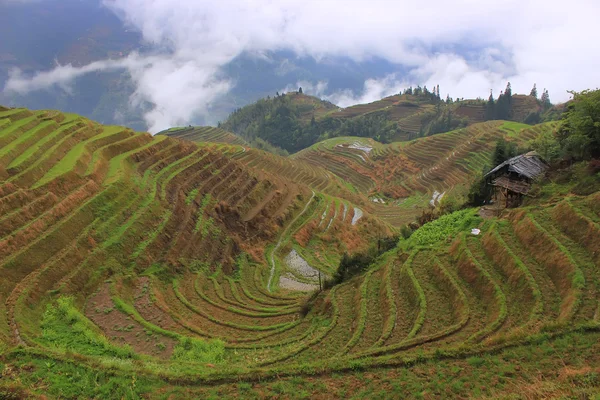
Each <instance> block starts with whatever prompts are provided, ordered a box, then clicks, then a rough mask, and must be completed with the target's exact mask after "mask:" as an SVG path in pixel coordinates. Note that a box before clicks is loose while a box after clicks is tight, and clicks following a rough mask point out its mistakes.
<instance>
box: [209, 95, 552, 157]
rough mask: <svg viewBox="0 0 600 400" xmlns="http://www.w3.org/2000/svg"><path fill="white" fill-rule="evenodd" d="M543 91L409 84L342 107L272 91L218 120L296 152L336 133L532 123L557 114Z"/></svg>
mask: <svg viewBox="0 0 600 400" xmlns="http://www.w3.org/2000/svg"><path fill="white" fill-rule="evenodd" d="M560 110H561V108H560V107H559V108H556V107H553V106H552V104H551V103H550V99H549V97H548V95H547V91H545V90H544V91H543V92H542V95H541V96H540V98H539V99H538V96H537V89H535V88H534V90H532V91H531V93H530V94H529V95H518V94H512V90H511V87H510V83H509V84H508V85H507V88H506V90H505V91H503V92H501V94H500V96H498V97H497V98H494V96H493V95H492V94H490V97H489V98H488V100H487V101H485V100H483V99H481V98H479V99H475V100H465V99H456V100H453V99H452V98H451V97H449V96H447V97H446V99H443V98H441V97H440V95H439V87H436V88H434V89H433V91H429V90H428V89H427V87H423V88H421V87H420V86H419V87H417V88H412V87H411V88H409V89H406V90H405V91H404V92H403V93H399V94H397V95H393V96H389V97H386V98H384V99H381V100H378V101H375V102H372V103H369V104H359V105H355V106H352V107H347V108H340V107H338V106H335V105H334V104H332V103H330V102H327V101H323V100H321V99H318V98H316V97H313V96H308V95H305V94H303V93H302V92H301V89H300V90H299V91H298V92H290V93H285V94H279V93H277V94H276V95H275V97H272V98H271V97H268V98H266V99H261V100H259V101H257V102H256V103H253V104H251V105H248V106H246V107H243V108H240V109H238V110H236V111H234V112H233V113H232V114H231V115H230V116H229V117H228V118H227V120H226V121H225V122H223V123H222V124H220V125H219V127H220V128H223V129H225V130H227V131H230V132H234V133H236V134H238V135H240V136H241V137H243V138H244V139H245V140H247V141H249V142H256V141H258V142H259V143H260V142H267V143H269V144H271V145H273V146H277V147H280V148H282V149H285V150H287V151H289V152H297V151H300V150H302V149H305V148H307V147H309V146H311V145H312V144H314V143H317V142H319V141H321V140H325V139H329V138H333V137H340V136H361V137H369V138H373V139H375V140H377V141H379V142H382V143H390V142H396V141H404V140H411V139H415V138H417V137H422V136H429V135H432V134H436V133H441V132H448V131H451V130H453V129H456V128H460V127H466V126H468V125H471V124H474V123H478V122H484V121H488V120H500V119H502V120H511V121H517V122H525V123H528V124H536V123H539V122H543V121H550V120H554V119H557V118H559V117H560V113H561V111H560Z"/></svg>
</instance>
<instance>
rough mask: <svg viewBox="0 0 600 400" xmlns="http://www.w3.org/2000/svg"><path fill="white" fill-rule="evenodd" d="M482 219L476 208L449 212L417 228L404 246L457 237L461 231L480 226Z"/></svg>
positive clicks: (432, 243)
mask: <svg viewBox="0 0 600 400" xmlns="http://www.w3.org/2000/svg"><path fill="white" fill-rule="evenodd" d="M481 221H482V219H481V218H480V217H479V216H477V209H475V208H470V209H466V210H461V211H457V212H454V213H452V214H447V215H444V216H442V217H440V218H439V219H437V220H435V221H432V222H429V223H427V224H425V225H423V226H422V227H420V228H419V229H417V230H416V231H415V233H413V234H412V235H411V237H410V238H409V239H408V240H407V241H406V242H405V243H404V246H405V248H406V249H412V248H414V247H417V246H433V245H434V244H438V243H440V242H443V241H445V240H447V239H448V238H452V237H456V236H457V235H458V234H459V233H461V232H466V231H469V230H470V229H471V228H474V227H476V226H478V225H479V224H480V223H481Z"/></svg>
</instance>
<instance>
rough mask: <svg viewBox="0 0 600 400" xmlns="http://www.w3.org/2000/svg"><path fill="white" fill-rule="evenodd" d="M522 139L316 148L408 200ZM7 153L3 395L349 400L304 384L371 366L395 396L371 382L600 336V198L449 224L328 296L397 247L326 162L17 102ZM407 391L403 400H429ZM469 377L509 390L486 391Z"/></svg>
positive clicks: (3, 124) (418, 236) (1, 130)
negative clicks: (366, 263) (349, 267)
mask: <svg viewBox="0 0 600 400" xmlns="http://www.w3.org/2000/svg"><path fill="white" fill-rule="evenodd" d="M505 128H506V127H503V125H502V123H496V122H494V123H487V124H483V125H480V126H479V127H477V126H475V127H472V128H469V129H467V130H464V131H456V132H452V133H449V134H447V135H437V136H435V137H432V138H428V139H426V140H421V141H416V142H414V143H411V144H407V145H406V146H404V147H400V146H396V147H393V146H382V145H378V144H377V143H374V142H368V143H351V144H350V145H348V144H347V143H346V142H345V141H340V142H339V143H336V144H335V146H330V144H331V143H328V142H326V143H325V144H323V146H324V147H323V148H320V149H318V151H320V152H323V153H325V152H331V153H332V154H333V155H331V156H330V155H324V156H322V157H321V158H322V159H327V160H328V159H332V160H334V159H336V160H337V159H340V160H344V161H345V160H350V161H351V162H341V161H340V165H342V166H340V169H339V170H335V171H334V172H335V174H338V175H339V176H340V177H341V176H342V174H343V171H344V170H343V168H344V167H343V165H346V166H355V168H359V167H360V168H364V171H367V172H369V174H370V175H365V176H368V177H369V176H372V177H381V178H383V179H381V180H378V179H375V180H374V181H375V182H380V183H379V184H381V182H383V181H386V180H390V179H391V176H392V172H393V175H394V176H396V175H399V176H403V177H404V179H403V182H404V186H405V189H406V190H407V192H409V193H421V192H419V190H423V193H425V191H426V190H430V189H434V188H437V187H438V186H435V185H436V184H437V183H436V182H437V180H436V179H435V178H434V177H436V176H438V174H440V176H443V178H440V179H439V181H440V182H441V183H439V184H440V185H447V186H440V187H441V188H449V187H450V186H451V185H453V184H456V182H461V181H463V180H464V176H465V175H467V174H468V173H469V172H468V171H470V170H469V169H468V167H467V166H468V165H470V163H478V162H479V161H478V160H479V155H478V154H479V153H480V152H483V151H484V150H482V149H486V142H487V141H490V140H491V138H494V137H496V136H500V135H503V134H506V135H509V132H508V131H507V130H506V129H505ZM511 129H512V130H511V131H510V132H512V133H511V134H512V135H521V134H523V132H520V131H519V128H518V127H514V126H511ZM536 129H537V128H536ZM485 135H490V136H485ZM527 135H529V133H527ZM509 137H510V136H509ZM434 139H435V140H436V141H435V142H433V140H434ZM434 144H435V147H433V146H434ZM367 145H370V146H371V148H372V149H371V150H369V151H367V150H366V146H367ZM463 146H464V147H463ZM436 149H439V150H436ZM311 151H314V152H316V151H317V150H311ZM338 153H339V154H338ZM310 154H311V153H310V152H308V151H307V152H306V153H304V154H301V155H299V156H298V158H299V159H300V158H309V159H310ZM428 157H430V158H432V159H435V160H436V162H431V161H428ZM444 157H448V158H447V159H446V158H444ZM0 160H1V163H0V165H1V166H2V168H1V170H0V174H1V175H0V176H1V182H0V210H1V211H0V237H1V238H0V241H1V244H0V269H1V273H2V276H3V279H2V280H1V281H0V311H1V313H0V317H1V318H0V352H1V353H2V355H1V356H0V364H1V366H2V370H3V374H2V378H0V390H1V391H0V393H1V394H3V395H4V394H5V393H9V394H11V395H13V394H14V395H15V396H17V397H18V396H21V397H35V396H36V395H42V394H44V395H50V396H52V397H63V398H65V397H66V398H73V397H97V398H123V397H136V396H138V395H144V396H146V397H155V398H165V397H166V398H169V397H172V398H173V397H175V398H189V397H208V396H215V397H219V396H221V397H222V396H225V397H228V396H233V395H239V396H245V397H268V396H271V394H270V392H268V393H267V392H264V391H261V390H263V389H261V385H265V384H264V383H259V382H265V381H267V382H269V381H270V382H278V380H279V379H282V378H284V379H298V380H297V381H292V383H290V384H289V385H292V387H294V388H296V390H292V391H290V392H286V390H288V389H286V388H285V387H280V388H279V389H275V388H274V389H273V390H276V391H277V390H279V393H275V396H277V395H279V396H281V397H286V396H287V397H303V396H304V397H306V396H308V397H310V395H313V396H319V395H322V396H324V397H327V396H336V397H344V393H342V392H341V386H339V387H338V386H337V385H333V386H332V387H331V388H327V387H325V388H323V387H314V388H313V389H306V390H311V393H304V392H301V391H299V388H310V387H311V386H310V385H309V386H307V385H305V384H304V381H303V379H309V378H310V377H311V376H313V375H315V374H318V375H320V376H322V377H323V379H324V380H327V379H330V378H331V379H333V380H335V379H338V378H339V377H340V376H350V375H346V374H349V371H355V372H356V371H372V375H373V382H380V383H381V384H383V382H382V381H378V380H381V379H382V378H381V376H382V375H381V370H378V369H376V368H380V367H394V369H393V371H410V370H411V369H410V368H412V367H414V366H417V367H418V366H419V365H426V363H428V362H433V361H436V360H438V361H446V362H457V363H460V362H461V361H460V360H463V359H465V358H467V359H468V360H473V361H469V365H470V364H471V362H472V363H473V365H477V363H480V362H485V360H484V361H477V360H478V359H479V360H481V358H478V357H482V354H490V357H491V354H492V353H497V352H499V351H503V349H506V348H509V347H512V348H514V347H515V346H517V347H518V346H521V347H523V346H530V345H532V344H539V343H541V344H545V346H546V347H544V349H547V348H548V347H549V346H550V348H553V347H552V346H553V345H550V344H547V343H556V342H548V341H549V340H560V339H561V338H562V337H565V336H564V335H574V334H576V333H574V332H575V331H576V332H579V334H580V335H582V338H581V339H579V341H578V342H577V343H578V345H579V346H581V349H580V347H578V348H577V349H580V351H582V352H584V354H585V357H588V355H593V354H594V351H593V350H590V349H589V347H587V348H586V347H584V345H587V343H588V341H586V340H587V338H589V337H590V336H587V335H593V332H595V331H597V330H598V329H599V325H598V318H599V316H600V303H599V299H600V297H599V296H598V293H599V290H600V275H599V270H598V265H599V262H600V259H599V257H598V248H599V245H600V243H598V240H597V238H598V237H600V236H599V234H600V232H599V229H600V209H599V208H598V204H600V201H599V200H600V197H599V196H598V193H595V194H592V195H590V196H587V197H584V196H568V197H565V198H561V199H560V200H559V201H557V202H551V203H548V204H543V205H536V206H531V207H528V208H522V209H516V210H514V211H513V212H512V213H510V214H509V215H508V216H507V217H506V218H503V219H491V220H482V219H480V218H479V217H477V216H476V215H475V210H465V211H461V212H458V213H454V214H450V215H447V216H444V217H442V218H440V219H439V220H437V221H435V222H433V223H430V224H428V225H425V226H423V227H422V228H421V229H420V230H418V231H416V232H415V233H414V234H413V235H412V236H411V238H410V239H408V240H407V241H401V242H400V243H399V245H398V247H396V248H394V249H393V250H390V251H388V252H387V253H384V254H383V255H381V256H379V257H378V258H377V259H376V262H375V263H374V264H373V265H372V267H371V268H369V270H368V271H366V273H364V274H360V275H357V276H355V277H354V278H352V279H350V280H347V281H345V282H343V283H341V284H339V285H335V286H333V287H332V288H329V289H326V290H323V291H316V289H317V288H318V287H319V280H320V278H326V277H327V276H331V275H333V274H334V273H335V268H336V267H337V265H338V262H339V258H340V256H341V254H343V253H344V252H350V253H355V252H361V251H364V250H365V249H366V248H367V247H368V246H369V245H370V244H372V243H376V242H377V239H378V238H380V237H382V236H385V235H388V234H390V233H391V231H390V228H389V227H388V226H387V225H386V224H384V223H382V222H381V221H380V219H379V218H377V217H376V216H374V215H373V214H372V213H369V212H368V210H369V207H372V206H373V205H374V204H380V203H374V202H372V201H371V202H370V203H372V204H368V203H369V202H368V201H367V200H366V198H365V197H364V194H361V193H360V191H367V190H370V186H368V185H367V183H368V182H365V183H364V187H362V186H360V185H361V184H362V182H360V181H358V178H356V177H352V176H348V177H347V179H348V180H349V181H350V182H352V179H354V180H355V181H356V182H352V186H351V187H346V186H344V184H343V182H342V181H341V180H338V179H336V178H332V179H330V181H329V182H327V181H325V180H324V177H325V176H327V175H324V174H327V173H330V174H331V172H328V171H327V169H330V170H331V171H333V169H332V168H330V167H329V166H328V165H325V168H322V167H320V166H318V165H317V164H316V163H315V162H308V161H302V160H301V159H300V160H287V159H280V158H278V157H276V156H274V155H271V154H267V153H264V152H260V151H258V150H247V151H245V149H244V147H241V146H232V145H225V144H214V143H213V144H210V143H204V144H197V143H192V142H189V141H185V140H180V139H175V138H171V137H168V136H164V135H157V136H154V137H152V136H150V135H148V134H143V133H135V132H132V131H130V130H128V129H126V128H121V127H104V126H101V125H98V124H96V123H94V122H92V121H89V120H86V119H84V118H81V117H78V116H75V115H66V114H62V113H59V112H52V111H41V112H31V111H28V110H24V109H0ZM373 160H374V161H373ZM378 160H388V163H383V162H381V163H379V164H378ZM390 160H401V161H398V162H397V163H396V164H392V163H391V162H390ZM451 160H452V162H451ZM309 161H310V160H309ZM461 162H463V163H464V165H463V166H462V167H456V166H455V165H462V164H460V163H461ZM332 165H333V163H332ZM335 165H337V164H335ZM396 167H397V169H394V170H388V169H386V168H396ZM434 167H437V168H435V169H434ZM378 168H379V169H378ZM408 168H414V169H415V170H414V174H413V175H412V178H411V176H410V173H409V169H408ZM463 168H464V169H466V171H465V170H463ZM474 168H475V167H473V169H474ZM353 171H358V169H353ZM360 171H362V170H360ZM377 174H381V175H377ZM441 174H445V175H441ZM404 186H403V187H404ZM353 188H360V189H359V190H360V191H359V190H357V193H353V192H352V190H353ZM414 196H416V195H414ZM414 196H413V198H414ZM423 196H425V195H424V194H423ZM361 202H362V203H361ZM367 206H368V207H367ZM383 206H384V205H382V207H383ZM475 227H477V228H479V229H480V230H481V234H480V235H472V234H471V228H475ZM310 291H315V293H314V295H312V296H310V295H309V294H307V292H310ZM309 297H310V299H309ZM308 299H309V300H308ZM589 332H592V333H589ZM566 337H569V336H566ZM590 340H591V339H590ZM556 346H560V344H558V343H557V344H556ZM590 346H592V345H590ZM565 357H567V356H566V355H565ZM490 360H492V359H490ZM490 362H491V361H490ZM563 362H564V359H563ZM456 365H458V364H456ZM479 365H481V364H479ZM528 365H529V364H527V361H524V362H523V368H528ZM449 368H450V367H449ZM490 368H492V370H493V368H496V366H493V367H492V366H490ZM92 371H93V372H92ZM355 372H352V373H355ZM571 372H573V371H571ZM369 373H370V372H369ZM426 373H427V374H429V375H431V374H434V373H435V372H426ZM339 374H344V375H339ZM573 374H574V375H575V376H580V375H581V374H583V373H578V372H573ZM511 376H512V377H513V378H514V376H515V374H514V369H513V374H512V375H506V378H505V379H506V381H507V382H508V381H509V380H510V379H513V378H511ZM585 376H586V377H587V375H585ZM286 377H287V378H286ZM311 379H313V378H311ZM390 379H392V380H391V381H389V382H387V383H386V385H391V386H390V388H389V390H390V391H392V390H393V391H394V392H393V393H396V394H397V395H398V396H400V397H407V396H410V395H411V393H413V392H411V390H412V388H411V387H409V386H406V380H405V379H404V378H403V377H402V376H397V377H395V378H390ZM582 379H583V378H582ZM367 381H369V379H367V380H366V381H365V382H363V385H364V386H368V385H369V384H370V383H369V382H367ZM247 382H256V386H253V385H254V383H247ZM294 382H295V383H294ZM402 382H405V384H404V385H403V384H402ZM462 382H463V381H462V380H461V385H459V386H458V387H456V388H452V390H453V392H440V390H450V389H449V387H450V386H448V387H446V388H443V389H439V388H438V389H432V390H434V391H433V392H432V393H433V394H432V395H435V396H442V397H449V396H450V395H454V396H464V395H466V394H467V393H470V392H471V390H472V389H473V387H469V386H464V385H462ZM470 382H472V383H470V385H475V386H476V387H477V388H478V390H480V393H481V394H487V395H494V392H493V390H494V389H493V388H494V386H493V385H492V386H490V385H489V384H488V387H487V388H486V387H484V386H483V385H484V384H486V383H485V382H487V381H486V380H485V379H484V378H483V377H482V380H481V382H473V380H472V379H471V380H470ZM215 385H220V386H215ZM396 385H397V387H396ZM477 385H479V386H477ZM238 390H239V391H240V392H238ZM255 390H256V392H255ZM265 390H266V389H265ZM269 390H270V389H269ZM302 390H305V389H302ZM435 390H437V392H436V391H435ZM232 391H233V392H235V393H233V392H232ZM244 393H245V394H244ZM390 393H392V392H390ZM362 396H367V397H368V396H369V394H368V393H363V395H362Z"/></svg>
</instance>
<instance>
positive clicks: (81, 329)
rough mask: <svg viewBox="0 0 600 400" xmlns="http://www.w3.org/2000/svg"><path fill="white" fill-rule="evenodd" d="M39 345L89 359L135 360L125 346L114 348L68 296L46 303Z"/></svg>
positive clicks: (129, 349) (133, 355) (134, 356)
mask: <svg viewBox="0 0 600 400" xmlns="http://www.w3.org/2000/svg"><path fill="white" fill-rule="evenodd" d="M41 341H42V343H43V344H45V345H47V346H49V347H52V348H56V349H57V350H59V351H70V352H74V353H79V354H85V355H89V356H109V357H117V358H137V356H136V355H135V353H134V352H133V351H132V350H131V348H130V347H129V346H115V345H113V344H111V343H110V342H109V340H108V339H107V338H106V337H105V336H104V335H102V334H101V333H100V332H99V331H98V328H96V326H95V325H94V324H93V323H92V322H91V321H90V320H88V319H87V318H86V317H85V316H84V315H83V314H82V313H81V312H80V311H79V310H78V309H77V308H76V307H75V304H74V300H73V298H72V297H61V298H59V299H58V300H57V301H56V303H55V304H48V307H47V309H46V312H45V313H44V317H43V320H42V337H41Z"/></svg>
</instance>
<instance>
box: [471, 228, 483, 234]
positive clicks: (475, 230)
mask: <svg viewBox="0 0 600 400" xmlns="http://www.w3.org/2000/svg"><path fill="white" fill-rule="evenodd" d="M480 233H481V230H480V229H477V228H473V229H471V235H479V234H480Z"/></svg>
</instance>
